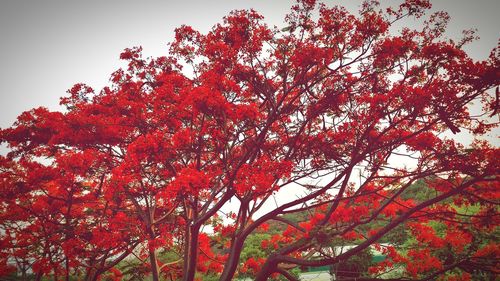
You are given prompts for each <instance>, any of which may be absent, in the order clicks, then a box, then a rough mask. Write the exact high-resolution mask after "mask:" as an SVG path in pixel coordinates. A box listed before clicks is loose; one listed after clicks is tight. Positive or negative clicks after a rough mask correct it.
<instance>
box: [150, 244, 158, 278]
mask: <svg viewBox="0 0 500 281" xmlns="http://www.w3.org/2000/svg"><path fill="white" fill-rule="evenodd" d="M148 247H149V245H148ZM149 263H150V264H151V273H152V275H153V281H159V280H160V274H159V272H158V262H157V258H156V252H155V249H154V247H149Z"/></svg>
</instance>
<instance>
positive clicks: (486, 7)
mask: <svg viewBox="0 0 500 281" xmlns="http://www.w3.org/2000/svg"><path fill="white" fill-rule="evenodd" d="M326 2H327V3H328V4H329V5H331V4H340V5H345V6H347V7H348V8H349V9H350V10H353V11H354V10H355V9H356V7H357V6H358V5H359V3H360V1H359V0H356V1H353V0H337V1H333V0H329V1H326ZM382 2H384V3H386V1H382ZM389 2H391V3H399V1H393V0H391V1H389ZM291 3H293V1H289V0H287V1H285V0H282V1H265V0H225V1H223V0H215V1H214V0H212V1H206V0H196V1H188V0H186V1H168V0H164V1H129V0H108V1H96V0H92V1H68V0H45V1H39V0H32V1H27V0H0V61H1V68H0V128H5V127H8V126H10V125H11V124H12V123H13V122H14V121H15V119H16V117H17V116H18V115H19V114H20V113H21V112H23V111H25V110H29V109H31V108H33V107H36V106H46V107H49V108H50V109H58V103H59V97H61V96H63V95H65V92H66V90H67V89H68V88H70V87H71V86H72V85H73V84H75V83H78V82H84V83H86V84H88V85H90V86H92V87H93V88H94V89H100V88H102V87H103V86H105V85H106V84H107V81H108V79H109V75H110V74H111V73H112V72H113V71H114V70H116V69H117V67H119V66H120V65H121V63H120V61H119V59H118V56H119V54H120V52H121V51H122V50H123V49H124V48H127V47H133V46H138V45H142V46H143V48H144V53H145V55H147V56H159V55H164V54H166V53H167V46H166V44H167V43H168V42H169V41H171V40H172V38H173V30H174V28H176V27H178V26H180V25H181V24H187V25H191V26H193V27H194V28H196V29H199V30H200V31H204V32H206V31H208V30H209V29H210V28H211V26H212V25H213V24H215V23H217V22H219V21H220V20H221V18H222V17H223V16H224V15H226V14H227V13H228V12H229V11H230V10H233V9H247V8H254V9H255V10H257V11H258V12H260V13H261V14H262V15H264V16H265V18H266V21H267V22H268V23H269V25H271V26H272V25H278V26H282V22H283V20H282V19H283V16H284V15H285V14H286V13H287V12H288V10H289V7H290V6H291ZM433 5H434V8H433V10H446V11H448V12H449V13H450V15H451V17H452V21H451V24H450V26H449V33H448V34H449V37H451V38H458V37H459V36H460V33H461V30H463V29H467V28H471V27H475V28H478V30H479V33H478V34H479V35H480V36H481V39H480V40H479V41H477V42H475V43H473V44H472V45H470V46H469V47H468V49H467V50H468V51H469V53H470V54H471V55H472V56H473V57H474V58H476V59H484V58H485V57H486V56H487V55H488V52H489V51H490V50H491V49H492V48H493V47H495V46H496V44H497V41H498V38H499V37H500V33H499V28H498V27H499V26H500V20H499V19H498V12H499V11H500V1H497V0H482V1H469V0H435V1H433Z"/></svg>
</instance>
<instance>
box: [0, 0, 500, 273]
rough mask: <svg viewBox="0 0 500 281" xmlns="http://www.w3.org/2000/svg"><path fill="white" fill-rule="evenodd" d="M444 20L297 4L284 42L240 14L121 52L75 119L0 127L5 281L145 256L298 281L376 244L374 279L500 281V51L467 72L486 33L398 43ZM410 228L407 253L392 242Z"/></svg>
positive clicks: (28, 120) (436, 30)
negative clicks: (393, 274)
mask: <svg viewBox="0 0 500 281" xmlns="http://www.w3.org/2000/svg"><path fill="white" fill-rule="evenodd" d="M430 6H431V5H430V3H429V2H428V1H427V0H406V1H404V2H403V3H402V4H401V5H399V6H397V7H392V8H387V9H382V8H380V7H379V5H378V3H377V2H376V1H366V2H364V4H363V5H362V6H361V7H360V10H359V13H358V14H351V13H349V12H348V11H347V10H346V9H344V8H342V7H340V6H332V7H330V6H328V5H325V4H321V3H316V1H314V0H300V1H298V2H297V3H296V4H295V5H294V6H293V7H292V8H291V11H290V13H289V14H288V15H287V16H286V19H285V27H283V28H282V29H278V28H271V27H269V26H267V25H266V24H265V21H264V19H263V17H262V16H261V15H259V14H258V13H257V12H256V11H253V10H242V11H234V12H232V13H230V14H229V15H228V16H226V17H225V18H224V20H223V22H222V23H219V24H217V25H215V26H214V27H213V28H212V30H210V31H209V32H207V33H206V34H202V33H200V32H198V31H196V30H194V29H193V28H191V27H189V26H182V27H180V28H178V29H176V33H175V40H174V41H173V42H172V43H171V44H170V49H169V52H168V54H167V55H166V56H164V57H158V58H144V57H143V56H142V54H141V48H140V47H136V48H131V49H126V50H125V51H124V52H123V53H122V54H121V55H120V58H121V59H123V60H125V61H126V62H127V64H128V66H127V68H125V69H119V70H117V71H116V72H114V73H113V74H112V75H111V79H110V85H109V86H107V87H104V88H103V89H101V90H99V91H96V90H94V89H92V88H91V87H89V86H87V85H85V84H76V85H75V86H74V87H73V88H71V89H70V90H69V91H68V95H67V96H65V97H63V98H61V105H63V106H64V107H65V110H64V111H61V112H60V111H50V110H48V109H46V108H43V107H39V108H35V109H32V110H30V111H27V112H24V113H22V114H21V115H20V116H19V117H18V119H17V122H16V123H15V124H14V125H13V126H12V127H10V128H5V129H2V130H1V131H0V141H1V142H2V143H6V144H8V146H9V148H10V152H9V153H8V155H6V156H1V157H0V173H1V177H0V178H1V181H0V190H1V192H0V210H1V211H0V276H2V275H5V276H6V275H8V274H12V272H13V271H16V272H17V273H18V275H20V276H28V275H31V276H32V278H34V279H36V280H42V278H48V277H50V278H53V279H54V280H61V279H65V280H69V279H70V278H72V277H76V278H77V279H81V280H99V279H101V280H102V278H108V279H113V280H120V279H121V278H122V277H123V276H124V273H123V272H121V271H120V270H119V267H118V264H119V263H120V262H122V261H124V260H126V259H127V258H129V257H131V256H135V257H136V258H137V259H138V260H139V265H137V266H138V267H140V268H141V270H143V271H144V272H145V273H147V274H150V275H151V277H152V278H153V280H185V281H188V280H189V281H191V280H195V279H203V278H205V277H204V276H212V277H213V278H215V279H217V280H234V279H235V278H238V277H239V276H252V278H254V279H255V280H268V279H271V278H286V279H288V280H297V279H296V278H297V277H296V275H295V274H294V273H292V271H293V270H296V268H300V267H320V266H327V265H328V266H331V265H338V264H343V263H345V262H346V261H348V260H349V259H350V258H351V257H355V256H359V255H361V254H363V253H366V249H368V248H369V247H377V248H379V250H380V251H381V252H383V253H384V254H385V255H386V256H387V258H386V259H385V260H383V261H381V262H379V263H378V264H377V265H375V266H372V267H370V269H369V270H370V273H371V274H373V276H374V277H376V276H377V274H380V273H383V272H385V271H388V270H391V269H393V268H395V267H397V268H398V274H399V276H397V278H399V279H423V280H427V279H436V278H442V279H443V280H466V279H467V278H469V279H470V278H472V277H473V276H474V275H475V274H476V275H478V274H479V275H481V276H494V274H495V273H498V272H497V271H498V260H497V258H498V256H500V248H499V245H498V242H497V241H496V240H497V239H494V238H495V236H493V237H488V238H485V236H487V233H498V222H499V221H498V220H499V216H498V202H499V201H498V200H499V196H500V193H499V189H498V187H499V180H498V172H499V171H500V161H499V159H500V150H499V149H498V148H497V147H495V145H493V144H491V143H488V142H487V141H485V140H481V136H483V135H485V134H486V133H488V132H490V131H491V130H492V129H494V128H497V127H498V123H496V122H494V120H496V119H495V118H498V111H497V110H498V107H499V96H498V85H499V81H500V70H499V62H500V57H499V51H498V49H494V50H492V52H491V55H490V56H489V58H488V59H487V60H484V61H474V60H473V59H471V58H470V57H469V56H468V54H467V53H466V52H465V51H464V50H463V48H462V47H463V46H464V45H465V44H467V43H468V42H470V41H471V40H474V38H475V35H474V34H473V33H472V32H464V37H463V38H462V39H461V40H459V41H453V40H448V39H445V38H444V36H443V33H444V31H445V27H446V23H447V22H448V16H447V14H446V13H444V12H438V13H435V14H433V15H431V16H430V17H428V18H427V19H426V20H425V24H424V25H423V26H422V27H421V28H420V27H419V28H411V27H404V28H402V29H401V30H400V31H399V32H396V31H393V30H391V32H389V29H391V28H393V27H395V25H396V24H400V23H403V24H404V19H406V18H412V17H416V18H421V17H424V16H425V14H426V11H427V10H428V9H429V8H430ZM495 87H496V96H495V95H494V93H493V91H494V89H495ZM473 103H474V104H480V105H481V109H482V110H481V112H480V113H479V114H476V113H472V112H471V105H472V104H473ZM450 131H451V132H452V133H459V132H462V131H464V132H469V133H471V134H472V135H473V136H474V141H473V142H472V144H471V145H470V146H464V145H463V144H460V142H458V141H456V140H455V139H454V138H452V137H451V138H450V137H446V135H445V134H443V133H444V132H450ZM403 164H404V165H403ZM415 183H420V184H418V185H415ZM415 189H416V190H415ZM296 190H300V192H299V193H297V194H294V192H295V191H296ZM280 194H281V196H282V195H283V194H289V195H291V196H288V201H287V202H286V203H280V204H278V203H276V205H275V207H274V208H273V209H271V210H269V211H261V210H264V208H263V206H268V205H269V204H275V203H274V202H277V201H275V200H274V199H273V198H274V197H275V196H279V195H280ZM412 194H413V195H418V196H413V195H412ZM294 195H296V196H294ZM235 202H236V205H237V206H236V208H235V209H234V210H233V211H232V212H230V213H227V212H225V210H226V209H224V208H225V207H226V206H228V205H229V203H231V204H232V205H234V204H235ZM259 211H261V212H260V213H259ZM277 223H278V225H279V226H280V227H278V228H277V229H279V231H278V232H276V233H274V232H272V233H268V229H269V224H274V225H276V224H277ZM401 227H404V228H405V229H407V230H408V231H410V232H411V233H412V236H413V238H412V239H413V240H411V241H407V242H406V247H404V248H398V247H394V246H390V245H383V244H380V241H382V240H383V239H384V237H387V236H388V235H393V236H397V235H398V234H397V233H398V232H397V230H398V229H400V228H401ZM255 235H258V236H255ZM493 235H495V234H493ZM249 237H250V238H249ZM255 237H257V238H255ZM497 237H498V236H497ZM249 239H250V240H249ZM252 239H261V240H262V242H261V245H260V246H261V248H260V249H255V254H252V252H251V251H250V250H249V249H248V248H247V249H246V251H245V252H244V250H245V245H249V243H251V242H252V241H255V240H252ZM248 241H250V242H248ZM405 241H406V240H405ZM331 245H339V246H342V245H351V246H352V247H350V248H349V250H347V251H344V252H342V253H337V252H336V251H327V250H326V249H327V248H328V247H329V246H331ZM162 251H163V252H168V253H169V255H168V258H166V257H165V256H164V255H161V254H160V253H161V252H162ZM263 253H265V254H263ZM138 270H139V269H138ZM141 272H142V271H141ZM206 280H208V279H206Z"/></svg>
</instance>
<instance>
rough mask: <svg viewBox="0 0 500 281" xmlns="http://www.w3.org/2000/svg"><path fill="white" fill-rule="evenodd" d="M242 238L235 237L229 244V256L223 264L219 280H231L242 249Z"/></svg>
mask: <svg viewBox="0 0 500 281" xmlns="http://www.w3.org/2000/svg"><path fill="white" fill-rule="evenodd" d="M243 242H244V239H238V238H236V239H235V240H234V242H233V244H232V245H231V252H230V253H229V258H228V259H227V262H226V264H225V265H224V271H223V272H222V275H221V277H220V279H219V280H220V281H231V280H233V276H234V273H235V272H236V269H237V268H238V264H239V261H240V255H241V250H242V249H243Z"/></svg>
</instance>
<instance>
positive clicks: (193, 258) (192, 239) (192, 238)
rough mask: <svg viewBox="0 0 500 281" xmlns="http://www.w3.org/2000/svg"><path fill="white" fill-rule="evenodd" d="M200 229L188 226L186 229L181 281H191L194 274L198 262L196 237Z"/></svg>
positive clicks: (196, 226) (195, 226)
mask: <svg viewBox="0 0 500 281" xmlns="http://www.w3.org/2000/svg"><path fill="white" fill-rule="evenodd" d="M199 234H200V227H199V226H198V225H190V226H188V227H187V233H186V245H185V247H184V254H185V255H184V276H183V278H182V280H183V281H193V280H194V276H195V273H196V262H197V260H198V235H199Z"/></svg>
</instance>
